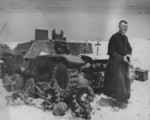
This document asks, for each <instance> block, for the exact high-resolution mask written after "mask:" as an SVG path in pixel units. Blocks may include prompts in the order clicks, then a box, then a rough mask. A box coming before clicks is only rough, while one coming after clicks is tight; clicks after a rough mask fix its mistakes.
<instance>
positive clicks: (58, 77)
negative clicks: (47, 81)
mask: <svg viewBox="0 0 150 120" xmlns="http://www.w3.org/2000/svg"><path fill="white" fill-rule="evenodd" d="M52 80H53V81H54V88H55V89H57V90H59V91H62V92H65V91H66V90H68V84H69V76H68V69H67V67H66V66H65V65H63V64H61V63H59V64H57V65H56V67H55V68H54V71H53V75H52Z"/></svg>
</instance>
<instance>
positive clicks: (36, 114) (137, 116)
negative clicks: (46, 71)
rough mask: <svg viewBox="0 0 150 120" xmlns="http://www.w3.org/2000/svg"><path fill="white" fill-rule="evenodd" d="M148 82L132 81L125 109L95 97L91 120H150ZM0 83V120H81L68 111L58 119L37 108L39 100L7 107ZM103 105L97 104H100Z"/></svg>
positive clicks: (108, 99)
mask: <svg viewBox="0 0 150 120" xmlns="http://www.w3.org/2000/svg"><path fill="white" fill-rule="evenodd" d="M149 86H150V80H147V81H145V82H140V81H134V82H133V84H132V87H131V88H132V89H131V98H130V101H129V104H128V107H127V108H126V109H118V108H113V107H111V105H112V102H113V100H111V99H110V98H107V97H106V96H104V95H96V97H95V100H94V102H93V103H91V104H92V107H93V111H92V120H131V119H132V120H149V119H150V112H149V111H150V96H149V91H150V87H149ZM8 94H9V93H7V92H6V91H5V89H3V87H2V83H1V82H0V120H81V119H75V118H73V117H72V116H71V114H70V111H68V112H67V113H66V115H65V116H62V117H58V116H54V115H53V114H52V111H44V110H42V109H41V108H39V106H40V105H39V103H41V100H39V99H37V100H35V101H34V103H35V105H34V106H28V105H24V104H21V105H15V106H14V105H13V106H11V105H7V102H6V100H5V97H6V96H7V95H8ZM102 101H103V104H99V103H102Z"/></svg>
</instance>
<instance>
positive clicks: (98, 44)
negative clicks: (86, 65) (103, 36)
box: [95, 41, 101, 55]
mask: <svg viewBox="0 0 150 120" xmlns="http://www.w3.org/2000/svg"><path fill="white" fill-rule="evenodd" d="M95 45H96V46H97V53H96V54H97V55H98V54H99V46H100V45H101V44H100V43H99V41H98V42H97V44H95Z"/></svg>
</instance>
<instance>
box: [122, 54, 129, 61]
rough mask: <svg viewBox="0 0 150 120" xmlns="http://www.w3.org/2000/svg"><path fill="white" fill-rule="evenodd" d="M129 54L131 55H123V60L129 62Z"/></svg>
mask: <svg viewBox="0 0 150 120" xmlns="http://www.w3.org/2000/svg"><path fill="white" fill-rule="evenodd" d="M130 56H131V55H130V54H127V55H125V56H123V61H124V62H126V63H130Z"/></svg>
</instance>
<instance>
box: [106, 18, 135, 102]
mask: <svg viewBox="0 0 150 120" xmlns="http://www.w3.org/2000/svg"><path fill="white" fill-rule="evenodd" d="M118 27H119V31H118V32H117V33H115V34H114V35H112V37H111V38H110V40H109V43H108V55H109V61H108V65H107V67H106V74H105V80H104V94H105V95H107V96H109V97H112V98H114V99H116V100H117V101H118V103H128V99H129V98H130V79H129V63H130V55H131V52H132V48H131V46H130V44H129V41H128V38H127V36H126V35H125V33H126V31H127V29H128V22H127V21H125V20H121V21H120V22H119V26H118Z"/></svg>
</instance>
